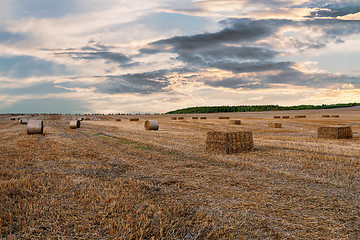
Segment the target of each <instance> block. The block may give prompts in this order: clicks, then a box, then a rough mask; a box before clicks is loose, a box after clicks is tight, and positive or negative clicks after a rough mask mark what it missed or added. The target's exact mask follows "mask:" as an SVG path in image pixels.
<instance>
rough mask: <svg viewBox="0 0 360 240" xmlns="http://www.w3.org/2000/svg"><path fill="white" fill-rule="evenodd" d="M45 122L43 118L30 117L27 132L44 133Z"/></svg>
mask: <svg viewBox="0 0 360 240" xmlns="http://www.w3.org/2000/svg"><path fill="white" fill-rule="evenodd" d="M43 131H44V123H43V121H42V120H34V119H30V120H29V121H28V123H27V134H42V133H43Z"/></svg>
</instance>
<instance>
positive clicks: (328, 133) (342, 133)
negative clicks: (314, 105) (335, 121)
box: [318, 126, 353, 139]
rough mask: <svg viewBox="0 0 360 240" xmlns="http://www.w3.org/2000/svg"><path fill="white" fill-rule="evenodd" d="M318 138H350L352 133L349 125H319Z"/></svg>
mask: <svg viewBox="0 0 360 240" xmlns="http://www.w3.org/2000/svg"><path fill="white" fill-rule="evenodd" d="M318 137H319V138H331V139H346V138H352V137H353V133H352V129H351V127H344V126H335V127H319V128H318Z"/></svg>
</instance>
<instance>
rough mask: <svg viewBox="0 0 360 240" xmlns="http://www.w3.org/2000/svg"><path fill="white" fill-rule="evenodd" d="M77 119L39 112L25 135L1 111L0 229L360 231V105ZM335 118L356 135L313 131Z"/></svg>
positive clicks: (358, 234) (219, 233)
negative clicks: (224, 136)
mask: <svg viewBox="0 0 360 240" xmlns="http://www.w3.org/2000/svg"><path fill="white" fill-rule="evenodd" d="M325 114H328V115H330V116H331V115H339V118H331V117H329V118H324V117H322V115H325ZM274 115H278V116H290V118H289V119H273V116H274ZM296 115H302V116H303V115H306V118H294V116H296ZM178 116H182V117H184V119H183V120H172V119H171V118H172V117H178ZM220 116H221V117H230V119H239V120H241V125H230V124H229V119H219V117H220ZM76 117H77V116H67V115H44V116H38V117H37V118H39V119H43V120H44V134H42V135H27V134H26V125H22V124H18V122H17V121H11V120H10V115H1V117H0V232H1V235H0V237H2V238H5V239H18V238H26V239H29V238H60V239H73V238H76V239H77V238H80V239H84V238H96V239H97V238H99V239H151V238H153V239H249V238H250V239H284V238H286V239H298V238H306V239H359V238H360V193H359V192H360V151H359V148H360V108H359V107H353V108H339V109H325V110H299V111H284V112H281V111H277V112H256V113H252V112H248V113H214V114H179V115H176V114H175V115H174V114H172V115H166V114H165V115H137V116H136V117H138V118H139V119H140V121H129V119H130V117H131V116H113V115H104V116H89V118H90V120H84V121H82V122H81V127H80V128H78V129H70V128H69V126H68V123H69V121H70V120H71V119H73V118H76ZM192 117H199V118H198V119H192ZM200 117H206V119H200ZM117 118H121V121H116V119H117ZM145 120H157V121H158V122H159V125H160V128H159V130H158V131H145V130H144V121H145ZM275 122H278V123H281V124H282V128H270V127H269V123H275ZM330 125H344V126H351V128H352V131H353V138H352V139H322V138H321V139H320V138H317V128H318V127H319V126H330ZM211 130H217V131H252V132H253V137H254V150H253V151H252V152H247V153H240V154H230V155H223V154H210V153H208V152H207V151H206V146H205V140H206V133H207V132H208V131H211Z"/></svg>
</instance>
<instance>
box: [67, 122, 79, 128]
mask: <svg viewBox="0 0 360 240" xmlns="http://www.w3.org/2000/svg"><path fill="white" fill-rule="evenodd" d="M69 126H70V128H71V129H76V128H79V127H80V120H72V121H70V123H69Z"/></svg>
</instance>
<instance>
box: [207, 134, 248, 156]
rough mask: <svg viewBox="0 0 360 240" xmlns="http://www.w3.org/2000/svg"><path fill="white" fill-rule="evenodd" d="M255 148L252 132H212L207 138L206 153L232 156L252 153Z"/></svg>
mask: <svg viewBox="0 0 360 240" xmlns="http://www.w3.org/2000/svg"><path fill="white" fill-rule="evenodd" d="M253 148H254V142H253V135H252V132H219V131H210V132H208V133H207V136H206V151H208V152H212V153H219V154H231V153H241V152H248V151H252V150H253Z"/></svg>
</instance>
